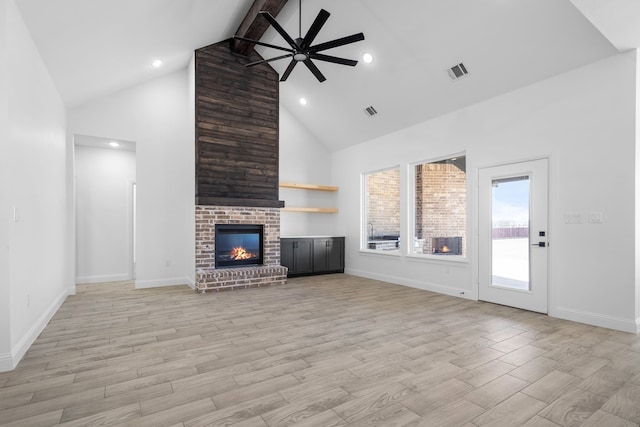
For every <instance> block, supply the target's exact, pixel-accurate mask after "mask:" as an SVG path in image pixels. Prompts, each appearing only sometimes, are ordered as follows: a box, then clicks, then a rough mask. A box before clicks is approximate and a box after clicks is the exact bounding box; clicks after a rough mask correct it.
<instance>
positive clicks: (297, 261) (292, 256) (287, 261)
mask: <svg viewBox="0 0 640 427" xmlns="http://www.w3.org/2000/svg"><path fill="white" fill-rule="evenodd" d="M312 250H313V247H312V240H311V239H280V264H281V265H284V266H285V267H287V268H288V269H289V273H288V274H289V275H295V274H306V273H311V272H312V271H313V258H312Z"/></svg>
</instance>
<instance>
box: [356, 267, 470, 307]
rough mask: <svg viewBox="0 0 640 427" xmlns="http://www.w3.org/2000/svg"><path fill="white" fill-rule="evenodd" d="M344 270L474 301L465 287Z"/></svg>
mask: <svg viewBox="0 0 640 427" xmlns="http://www.w3.org/2000/svg"><path fill="white" fill-rule="evenodd" d="M344 272H345V274H350V275H352V276H358V277H365V278H367V279H372V280H380V281H383V282H389V283H393V284H395V285H402V286H408V287H410V288H416V289H421V290H423V291H429V292H436V293H438V294H444V295H449V296H452V297H459V298H465V299H469V300H474V301H476V298H474V297H473V296H472V295H471V294H472V291H471V290H467V289H460V288H451V287H449V286H442V285H437V284H435V283H429V282H421V281H417V280H410V279H403V278H400V277H395V276H389V275H386V274H379V273H372V272H370V271H362V270H354V269H351V268H345V270H344Z"/></svg>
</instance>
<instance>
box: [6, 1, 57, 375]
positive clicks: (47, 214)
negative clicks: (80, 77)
mask: <svg viewBox="0 0 640 427" xmlns="http://www.w3.org/2000/svg"><path fill="white" fill-rule="evenodd" d="M2 8H3V15H4V13H6V19H7V21H6V26H3V27H2V31H3V32H5V31H6V32H5V34H4V35H3V36H2V38H4V37H6V39H4V40H5V41H6V49H2V50H0V52H3V55H4V58H3V59H5V60H6V62H5V61H3V66H5V65H4V64H6V69H5V70H3V74H0V81H1V82H2V83H1V84H2V89H1V90H2V91H3V92H4V94H6V98H5V97H4V96H3V97H2V98H3V99H6V101H5V102H6V106H5V111H7V113H6V116H7V119H6V122H5V125H6V126H3V128H4V129H6V131H5V132H6V135H5V138H6V139H5V138H3V142H2V144H3V145H4V147H3V149H2V150H3V152H2V154H3V155H2V158H3V160H4V161H5V162H6V164H3V171H4V174H3V177H4V178H5V179H7V182H9V183H10V185H8V186H6V185H5V186H3V187H2V193H3V195H2V199H1V202H2V212H4V213H3V215H2V216H1V217H0V221H1V222H3V226H2V228H1V229H2V230H6V229H8V233H9V236H8V250H7V251H5V250H3V253H2V257H3V258H5V259H4V260H3V261H2V265H4V266H7V265H8V268H9V273H8V280H7V281H6V282H5V279H6V277H3V278H2V280H3V285H2V287H0V292H2V294H1V295H0V300H2V301H3V303H2V304H3V305H4V304H7V302H8V303H9V304H10V315H9V323H10V324H9V329H10V331H9V332H8V333H7V330H6V328H7V324H6V317H4V319H5V320H4V321H3V323H2V324H1V327H2V331H1V332H0V337H1V338H2V341H5V342H4V343H3V344H1V345H0V349H3V350H1V351H6V349H7V345H6V339H7V337H10V339H9V341H10V342H9V348H10V353H9V354H7V353H4V354H2V353H0V370H5V369H11V368H13V367H14V366H15V364H17V362H18V361H19V360H20V359H21V358H22V356H23V355H24V353H25V352H26V350H27V349H28V348H29V346H30V345H31V343H32V342H33V341H34V340H35V339H36V337H37V336H38V334H39V333H40V332H41V331H42V329H43V328H44V327H45V326H46V324H47V322H48V320H49V319H50V318H51V316H53V314H55V312H56V311H57V309H58V307H59V306H60V305H61V304H62V302H63V301H64V299H65V297H66V296H67V293H68V290H69V283H67V280H66V279H67V271H66V256H67V254H68V250H67V249H68V248H67V246H66V243H67V239H66V234H67V227H66V226H67V212H66V203H67V192H66V174H65V169H66V155H67V152H66V143H65V142H66V140H65V137H66V136H65V122H66V117H65V108H64V106H63V104H62V101H61V99H60V96H59V94H58V93H57V91H56V88H55V86H54V85H53V82H52V80H51V78H50V76H49V74H48V72H47V70H46V68H45V66H44V63H43V61H42V59H41V58H40V55H39V53H38V51H37V50H36V47H35V45H34V43H33V41H32V39H31V37H30V35H29V32H28V30H27V29H26V27H25V25H24V22H23V21H22V18H21V16H20V14H19V12H18V11H17V9H16V6H15V3H14V1H13V0H4V1H2ZM5 8H6V9H5ZM5 29H6V30H5ZM0 43H2V42H1V41H0ZM2 115H3V116H4V115H5V114H4V113H3V114H2ZM13 206H15V207H16V208H17V212H18V216H17V221H15V220H13V219H14V218H13V215H12V213H13ZM7 222H8V224H7ZM0 233H2V234H0V238H2V239H5V238H6V232H4V233H3V232H0ZM3 247H5V245H4V244H3ZM6 258H8V261H7V259H6ZM6 283H8V286H7V285H6ZM5 309H6V307H5ZM5 309H3V312H4V310H5Z"/></svg>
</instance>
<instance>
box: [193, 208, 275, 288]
mask: <svg viewBox="0 0 640 427" xmlns="http://www.w3.org/2000/svg"><path fill="white" fill-rule="evenodd" d="M216 224H218V225H220V224H225V225H228V224H240V225H254V224H262V225H264V231H263V238H264V242H263V264H262V265H248V266H241V267H231V268H216V266H215V255H216V254H215V247H216V246H215V244H216V242H215V226H216ZM286 282H287V267H283V266H281V265H280V209H278V208H254V207H234V206H227V207H224V206H196V290H197V291H198V292H207V291H221V290H228V289H246V288H256V287H260V286H271V285H279V284H284V283H286Z"/></svg>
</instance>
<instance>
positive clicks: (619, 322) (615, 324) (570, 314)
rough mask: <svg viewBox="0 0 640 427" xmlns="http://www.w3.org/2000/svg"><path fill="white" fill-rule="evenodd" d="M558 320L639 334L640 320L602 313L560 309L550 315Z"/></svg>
mask: <svg viewBox="0 0 640 427" xmlns="http://www.w3.org/2000/svg"><path fill="white" fill-rule="evenodd" d="M550 315H552V316H553V317H557V318H558V319H564V320H571V321H572V322H579V323H585V324H587V325H593V326H599V327H601V328H607V329H614V330H616V331H622V332H629V333H631V334H638V333H639V332H640V329H639V325H640V323H639V320H640V319H635V320H633V319H623V318H622V317H616V316H608V315H604V314H600V313H591V312H587V311H581V310H575V309H572V308H564V307H558V308H556V309H555V310H552V313H550Z"/></svg>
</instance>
